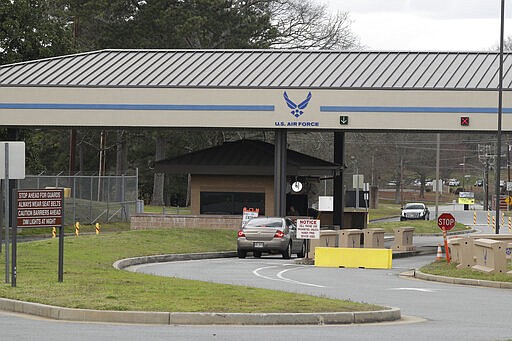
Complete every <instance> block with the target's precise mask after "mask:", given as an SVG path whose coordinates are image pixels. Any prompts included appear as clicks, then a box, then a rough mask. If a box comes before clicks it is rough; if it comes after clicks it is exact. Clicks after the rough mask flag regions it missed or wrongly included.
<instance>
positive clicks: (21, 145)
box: [0, 141, 25, 283]
mask: <svg viewBox="0 0 512 341" xmlns="http://www.w3.org/2000/svg"><path fill="white" fill-rule="evenodd" d="M0 179H4V199H5V202H4V215H5V217H4V220H5V283H9V229H10V227H11V221H10V219H9V218H10V217H9V213H10V212H11V210H10V209H9V199H10V195H9V193H10V189H9V180H15V179H25V142H16V141H13V142H0ZM12 217H13V220H14V216H12ZM0 243H1V233H0ZM0 251H1V247H0ZM13 268H14V267H13Z"/></svg>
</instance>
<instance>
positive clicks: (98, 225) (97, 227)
mask: <svg viewBox="0 0 512 341" xmlns="http://www.w3.org/2000/svg"><path fill="white" fill-rule="evenodd" d="M100 230H101V225H100V223H96V234H100Z"/></svg>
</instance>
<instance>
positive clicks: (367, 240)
mask: <svg viewBox="0 0 512 341" xmlns="http://www.w3.org/2000/svg"><path fill="white" fill-rule="evenodd" d="M384 232H385V231H384V229H381V228H371V229H363V236H364V247H365V248H369V249H384Z"/></svg>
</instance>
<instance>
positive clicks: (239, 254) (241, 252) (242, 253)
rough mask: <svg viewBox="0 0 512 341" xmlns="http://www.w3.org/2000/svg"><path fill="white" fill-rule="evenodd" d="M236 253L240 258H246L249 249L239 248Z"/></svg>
mask: <svg viewBox="0 0 512 341" xmlns="http://www.w3.org/2000/svg"><path fill="white" fill-rule="evenodd" d="M236 253H237V255H238V258H245V257H246V256H247V251H243V250H237V251H236Z"/></svg>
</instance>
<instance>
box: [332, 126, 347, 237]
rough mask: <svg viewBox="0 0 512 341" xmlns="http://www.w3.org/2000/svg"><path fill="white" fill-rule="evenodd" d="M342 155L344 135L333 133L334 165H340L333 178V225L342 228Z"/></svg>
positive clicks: (343, 209)
mask: <svg viewBox="0 0 512 341" xmlns="http://www.w3.org/2000/svg"><path fill="white" fill-rule="evenodd" d="M344 153H345V133H344V132H335V133H334V163H336V164H338V165H340V170H339V172H337V173H336V175H335V176H334V190H333V199H334V212H333V217H332V219H333V224H334V225H335V226H339V227H340V228H341V229H342V228H343V214H344V211H345V201H344V193H343V192H344V191H343V169H344V164H345V163H344V162H345V160H344Z"/></svg>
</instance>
